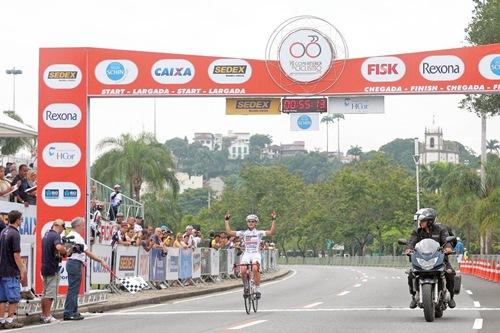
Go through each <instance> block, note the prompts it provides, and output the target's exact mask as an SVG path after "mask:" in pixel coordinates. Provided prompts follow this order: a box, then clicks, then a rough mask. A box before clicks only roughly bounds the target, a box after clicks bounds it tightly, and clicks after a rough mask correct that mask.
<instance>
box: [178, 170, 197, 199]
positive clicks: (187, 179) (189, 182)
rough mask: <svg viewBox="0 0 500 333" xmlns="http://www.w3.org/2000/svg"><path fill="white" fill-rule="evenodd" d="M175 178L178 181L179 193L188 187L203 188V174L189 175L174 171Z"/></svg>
mask: <svg viewBox="0 0 500 333" xmlns="http://www.w3.org/2000/svg"><path fill="white" fill-rule="evenodd" d="M175 178H177V181H178V182H179V194H180V193H182V192H184V191H185V190H187V189H190V188H191V189H197V188H203V176H189V174H188V173H186V172H176V173H175Z"/></svg>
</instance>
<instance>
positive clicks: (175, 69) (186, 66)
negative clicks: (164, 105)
mask: <svg viewBox="0 0 500 333" xmlns="http://www.w3.org/2000/svg"><path fill="white" fill-rule="evenodd" d="M194 74H195V69H194V66H193V64H192V63H191V62H189V61H187V60H184V59H162V60H158V61H157V62H155V64H154V65H153V67H151V76H152V77H153V79H154V80H155V81H156V82H158V83H162V84H183V83H188V82H189V81H191V80H192V79H193V77H194Z"/></svg>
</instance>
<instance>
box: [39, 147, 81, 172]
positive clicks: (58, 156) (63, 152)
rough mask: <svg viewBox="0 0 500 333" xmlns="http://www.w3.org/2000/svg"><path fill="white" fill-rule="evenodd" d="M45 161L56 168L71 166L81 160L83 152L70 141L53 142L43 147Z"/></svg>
mask: <svg viewBox="0 0 500 333" xmlns="http://www.w3.org/2000/svg"><path fill="white" fill-rule="evenodd" d="M42 156H43V161H44V162H45V163H47V165H48V166H50V167H54V168H71V167H74V166H75V165H77V164H78V162H80V160H81V158H82V152H81V150H80V148H78V146H77V145H75V144H74V143H70V142H53V143H50V144H48V145H47V146H45V148H44V149H43V153H42Z"/></svg>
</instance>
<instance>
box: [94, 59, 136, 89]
mask: <svg viewBox="0 0 500 333" xmlns="http://www.w3.org/2000/svg"><path fill="white" fill-rule="evenodd" d="M94 74H95V77H96V79H97V81H99V82H101V83H103V84H129V83H132V82H134V81H135V79H137V75H138V74H139V69H138V68H137V65H136V64H135V63H133V62H132V61H130V60H122V59H117V60H103V61H101V62H100V63H99V64H97V66H96V67H95V71H94Z"/></svg>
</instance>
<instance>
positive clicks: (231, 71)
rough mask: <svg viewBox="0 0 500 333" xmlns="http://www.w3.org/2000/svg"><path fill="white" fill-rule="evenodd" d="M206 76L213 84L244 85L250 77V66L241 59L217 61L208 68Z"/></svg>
mask: <svg viewBox="0 0 500 333" xmlns="http://www.w3.org/2000/svg"><path fill="white" fill-rule="evenodd" d="M208 76H209V77H210V79H212V81H214V82H215V83H220V84H234V83H244V82H247V81H248V79H250V77H251V76H252V66H250V64H249V63H248V62H246V61H245V60H243V59H218V60H215V61H214V62H212V63H211V64H210V66H208Z"/></svg>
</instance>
